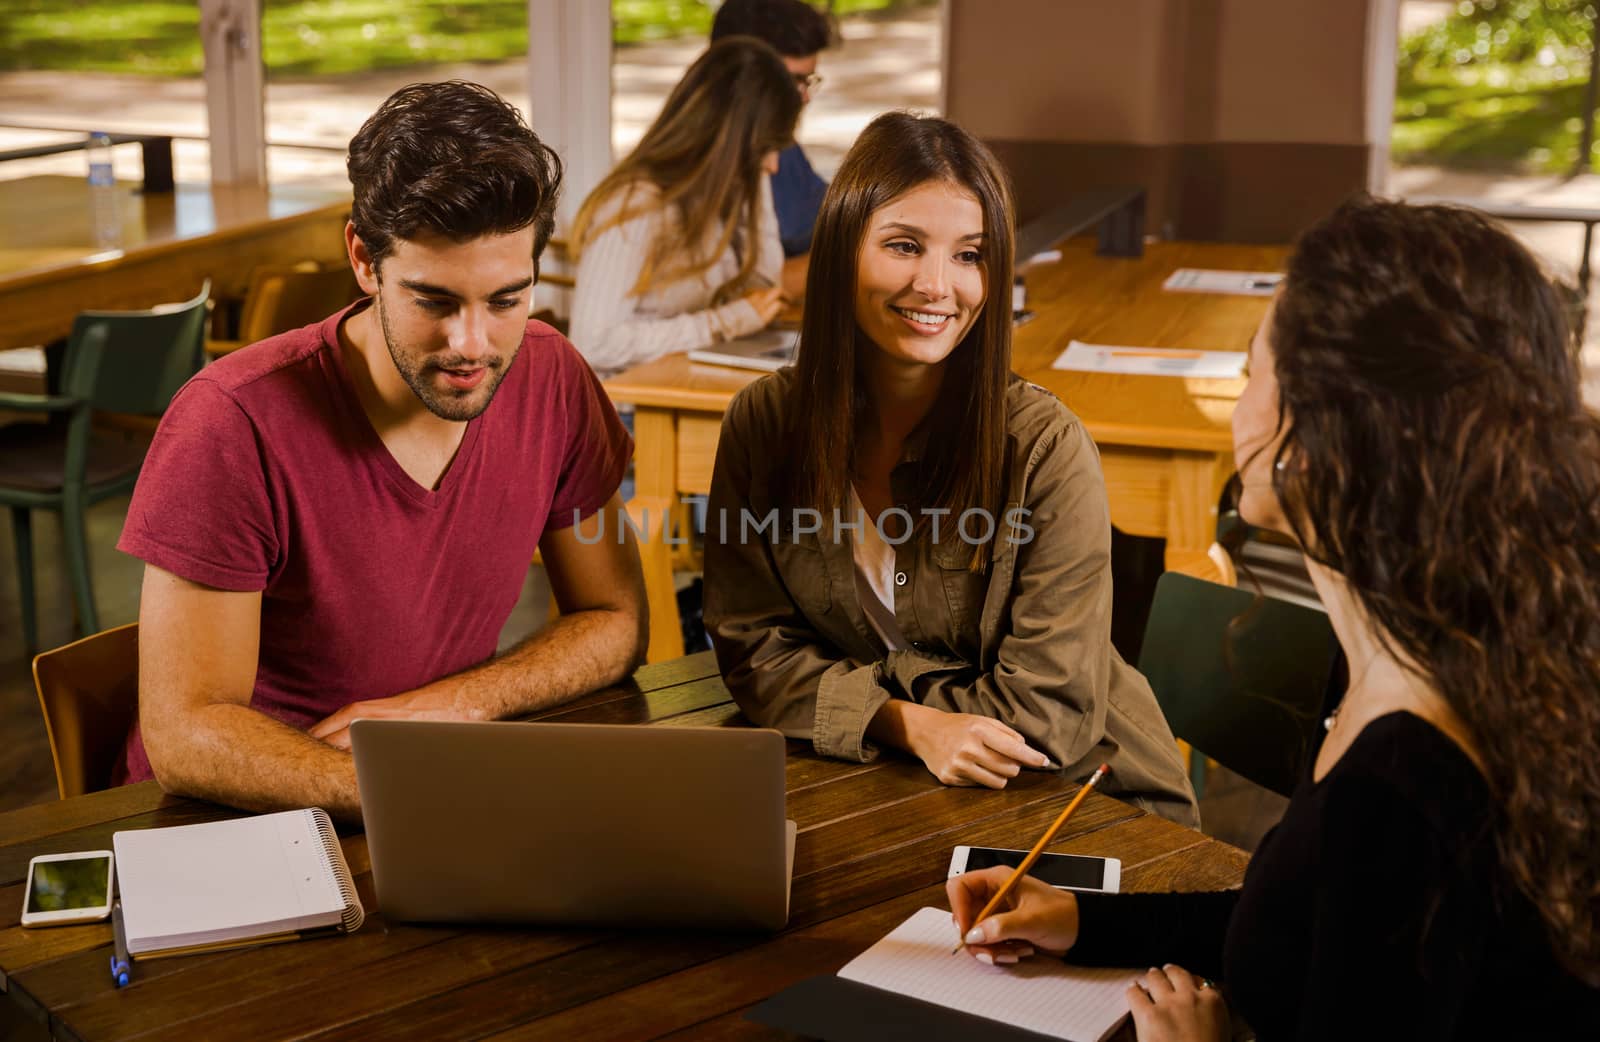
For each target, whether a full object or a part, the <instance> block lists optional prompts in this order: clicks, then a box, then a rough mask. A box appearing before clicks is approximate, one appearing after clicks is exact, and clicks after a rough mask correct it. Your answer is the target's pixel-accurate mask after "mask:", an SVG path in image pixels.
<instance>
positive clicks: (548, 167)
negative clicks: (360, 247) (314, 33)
mask: <svg viewBox="0 0 1600 1042" xmlns="http://www.w3.org/2000/svg"><path fill="white" fill-rule="evenodd" d="M346 167H347V169H348V170H349V172H350V184H351V185H352V186H353V188H354V189H355V202H354V203H353V205H352V206H351V209H350V220H351V221H352V222H353V223H354V224H355V229H356V234H357V235H358V236H360V237H361V241H362V242H363V243H364V244H365V245H366V247H367V252H368V253H369V254H370V255H371V257H372V259H373V262H374V266H376V265H377V264H379V263H381V262H382V260H383V258H384V257H386V256H388V254H389V253H390V252H391V251H392V250H393V249H394V241H395V240H396V239H410V238H414V237H415V236H416V235H417V233H419V232H427V233H433V234H436V235H442V236H444V237H445V238H447V239H450V240H452V241H454V242H467V241H469V240H472V239H477V238H480V237H482V236H485V235H503V234H505V233H507V232H515V231H520V230H522V229H523V228H527V227H529V226H530V225H531V226H532V227H533V230H534V241H533V255H534V260H535V264H537V261H538V257H539V255H540V254H541V253H543V252H544V247H545V243H546V242H548V241H549V239H550V232H551V230H552V229H553V228H554V225H555V208H556V199H557V198H558V196H559V195H560V194H561V160H560V158H559V157H557V155H556V154H555V152H554V151H552V150H551V149H550V148H549V147H547V146H546V145H545V144H544V142H542V141H540V140H539V137H538V135H536V134H535V133H534V132H533V131H532V130H529V129H528V125H527V124H526V123H524V122H523V121H522V116H521V115H520V114H519V113H518V112H517V110H516V109H515V108H513V107H512V106H511V105H509V104H507V103H506V102H505V101H504V100H503V99H502V98H501V97H500V96H499V95H498V94H496V93H495V92H494V91H492V90H490V89H489V88H487V87H484V86H481V85H479V84H476V83H463V82H461V81H460V80H450V81H448V82H445V83H413V84H411V85H410V86H407V87H401V88H400V89H399V90H397V91H395V92H394V93H393V94H392V95H390V96H389V99H388V100H387V101H385V102H384V103H383V104H382V105H381V106H380V107H379V108H378V111H377V112H374V113H373V114H372V115H371V117H369V118H368V119H367V121H366V122H365V123H363V124H362V125H361V129H360V130H359V131H357V132H356V136H355V137H353V138H351V139H350V156H349V159H348V160H347V162H346Z"/></svg>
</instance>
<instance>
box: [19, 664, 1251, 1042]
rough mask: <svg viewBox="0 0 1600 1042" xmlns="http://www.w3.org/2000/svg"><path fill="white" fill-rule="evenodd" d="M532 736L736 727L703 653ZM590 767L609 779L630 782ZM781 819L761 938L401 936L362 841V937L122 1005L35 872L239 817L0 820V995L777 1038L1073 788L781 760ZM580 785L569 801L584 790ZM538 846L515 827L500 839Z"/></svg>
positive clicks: (1080, 822)
mask: <svg viewBox="0 0 1600 1042" xmlns="http://www.w3.org/2000/svg"><path fill="white" fill-rule="evenodd" d="M543 718H544V719H553V720H570V721H586V722H606V723H638V724H651V725H656V726H668V727H671V726H682V725H720V724H726V723H730V722H732V721H734V720H735V719H736V718H737V711H736V709H735V708H734V706H733V705H732V704H731V703H730V702H729V701H728V696H727V691H726V689H725V688H724V687H723V685H722V681H721V678H720V677H718V676H717V674H716V666H715V664H714V663H713V662H712V660H711V657H710V655H709V654H708V653H702V654H700V655H695V656H691V657H689V658H684V659H678V660H675V661H672V662H668V663H662V664H660V665H654V666H646V667H644V668H643V669H641V670H640V671H639V672H638V674H636V675H635V677H634V679H633V681H631V682H630V683H628V684H625V685H621V686H619V687H616V688H612V689H610V690H607V691H603V692H600V693H598V694H595V695H591V696H589V697H586V698H584V699H582V700H580V701H578V702H576V703H573V704H571V705H569V706H567V707H564V708H562V709H560V710H558V711H555V712H551V713H546V714H543ZM596 769H599V770H608V771H618V770H626V769H627V765H626V764H606V765H603V766H599V767H597V768H596ZM787 776H788V793H789V796H788V813H789V816H790V817H792V818H794V819H795V820H796V821H797V822H798V823H799V827H800V834H799V839H798V842H797V844H796V848H795V865H794V889H793V901H792V906H791V907H792V912H791V917H790V921H789V925H788V927H787V929H785V930H784V931H783V932H782V933H779V934H776V935H765V934H720V933H704V934H700V933H691V932H688V931H657V932H637V933H635V932H627V931H618V930H571V929H567V930H536V929H512V928H501V929H483V928H478V929H472V928H454V927H440V926H412V925H406V924H401V923H394V922H389V921H387V920H386V919H385V918H384V917H383V915H382V914H381V913H379V912H378V911H377V902H376V899H375V897H374V894H373V888H372V876H371V873H370V871H369V870H368V866H369V861H368V858H367V850H366V843H365V839H364V837H362V836H359V835H352V836H346V837H345V838H344V840H343V843H344V851H345V857H346V858H347V859H348V860H349V862H350V866H351V868H352V870H353V871H355V872H356V873H357V883H358V887H359V889H360V892H361V896H362V901H363V902H364V903H365V904H366V907H367V909H368V911H369V913H372V914H369V916H368V918H367V922H366V924H365V925H364V926H363V927H362V928H361V929H360V930H359V931H357V932H356V933H355V934H354V935H352V936H349V937H336V938H328V939H321V940H314V941H303V942H298V943H293V944H284V945H277V946H273V947H267V948H258V949H254V950H249V951H237V952H224V953H216V954H209V955H193V956H186V957H182V958H172V959H162V960H157V961H153V962H140V963H136V964H135V967H134V971H135V972H134V983H133V985H132V986H130V987H128V988H126V989H124V990H121V991H118V990H117V989H115V988H113V987H112V986H111V983H110V980H109V979H108V975H107V965H106V964H107V955H108V953H109V944H110V929H109V927H107V926H105V925H102V924H96V925H90V926H73V927H58V928H55V929H45V930H31V931H25V930H23V929H22V928H21V927H20V926H18V925H17V919H18V915H19V913H20V907H21V903H22V892H21V891H22V883H23V880H24V878H25V875H26V872H27V865H28V858H29V857H30V856H32V855H34V854H39V853H47V852H55V851H68V850H84V849H95V848H102V847H103V848H109V847H110V846H111V835H112V833H113V832H115V831H117V830H119V829H129V828H143V827H150V826H161V825H178V824H188V823H192V822H199V821H212V820H216V819H220V818H226V817H233V816H236V812H234V811H230V810H227V809H225V808H222V807H217V806H213V805H211V804H206V803H199V802H194V801H190V800H183V799H177V798H173V797H165V796H163V795H162V794H161V793H160V791H159V790H158V789H157V788H156V787H155V785H154V783H146V784H144V785H137V786H132V787H129V788H125V789H115V790H111V791H109V792H103V793H96V794H94V795H91V796H83V797H79V798H77V799H72V800H66V801H63V802H59V803H51V804H40V805H37V806H34V807H29V808H25V809H23V810H20V811H14V812H12V813H10V814H6V815H3V816H0V981H3V984H4V987H5V989H6V990H7V992H8V993H9V999H7V998H0V1001H14V1002H17V1003H19V1004H21V1006H22V1007H23V1008H24V1009H25V1011H26V1012H27V1013H29V1014H31V1015H33V1016H34V1017H36V1018H38V1019H39V1020H41V1021H45V1022H47V1023H48V1024H49V1026H50V1029H51V1030H52V1032H53V1033H54V1034H55V1036H56V1037H57V1038H63V1039H81V1040H84V1042H95V1040H102V1039H105V1040H110V1039H127V1038H134V1037H138V1038H139V1039H141V1040H148V1042H156V1040H159V1039H183V1040H186V1042H187V1040H190V1039H206V1040H208V1042H225V1040H228V1039H251V1040H258V1039H278V1038H297V1039H299V1038H312V1037H314V1038H317V1039H335V1038H354V1037H374V1036H377V1035H380V1034H381V1035H382V1037H384V1038H416V1039H430V1040H431V1039H450V1038H467V1037H472V1038H480V1037H492V1038H498V1039H507V1038H548V1039H602V1038H604V1039H610V1038H629V1039H646V1038H668V1037H670V1038H680V1039H705V1038H718V1039H734V1038H751V1039H766V1038H781V1037H785V1036H783V1035H782V1034H781V1033H778V1032H774V1031H772V1030H770V1029H767V1028H764V1027H762V1026H760V1025H757V1024H754V1023H750V1022H747V1021H745V1020H744V1019H743V1013H744V1011H745V1010H746V1009H748V1008H749V1007H750V1006H752V1005H754V1004H755V1003H757V1002H759V1001H761V1000H762V999H764V998H766V997H767V996H769V995H772V994H773V993H775V992H777V991H779V990H781V989H782V988H784V987H786V986H788V985H789V984H792V983H795V982H797V981H800V980H802V979H804V978H807V977H810V976H814V975H817V974H820V973H831V972H834V971H836V970H837V969H839V967H840V966H842V965H844V963H846V962H847V961H849V960H850V959H851V958H852V957H854V956H855V955H856V954H858V953H859V952H861V951H863V950H865V949H866V948H867V947H868V946H869V945H871V944H872V943H873V942H874V941H876V940H877V939H878V938H879V937H881V936H882V935H883V934H885V933H887V932H888V931H889V930H890V929H891V928H892V927H894V926H895V925H897V924H898V923H899V922H900V921H901V920H903V919H905V918H906V917H907V916H908V915H910V914H911V913H912V912H913V911H915V910H916V909H917V908H919V907H922V906H923V905H939V906H945V907H947V906H946V905H945V904H944V897H943V889H944V888H943V880H944V876H945V871H946V868H947V867H948V864H949V859H950V848H951V847H952V846H953V845H955V844H957V843H977V844H987V845H996V846H1019V845H1020V846H1027V845H1029V844H1031V843H1032V841H1033V840H1034V839H1035V838H1036V837H1037V836H1038V834H1039V833H1040V832H1042V831H1043V830H1044V828H1045V826H1046V825H1048V824H1049V822H1050V821H1051V820H1052V819H1053V818H1054V817H1055V815H1056V813H1057V812H1058V811H1059V810H1060V808H1061V806H1062V805H1063V804H1064V802H1065V800H1066V798H1067V797H1068V796H1069V795H1070V794H1071V793H1072V792H1074V791H1075V790H1076V786H1073V785H1068V784H1064V783H1063V782H1061V781H1060V780H1059V779H1058V778H1057V777H1056V776H1054V775H1047V774H1042V773H1034V772H1029V773H1027V774H1025V775H1024V776H1023V777H1022V778H1020V779H1018V780H1016V781H1014V782H1013V783H1012V784H1011V786H1009V787H1008V788H1006V789H1004V790H1002V791H999V792H991V791H988V790H980V789H950V788H945V787H944V786H942V785H939V784H938V783H937V782H936V781H934V779H933V777H932V776H931V775H930V774H928V772H927V771H926V770H924V769H923V768H922V766H921V765H920V764H917V763H914V762H910V761H907V760H904V759H898V758H897V759H885V760H883V761H881V762H879V763H876V764H871V765H863V764H853V763H842V762H838V761H834V760H824V759H820V758H818V757H817V756H816V755H814V754H813V753H812V752H811V751H810V749H809V746H807V745H805V744H804V743H791V746H790V754H789V759H788V764H787ZM575 784H581V780H579V781H577V782H576V783H575ZM507 824H508V825H509V826H512V827H517V828H536V827H537V826H536V825H535V824H534V823H531V822H515V823H511V822H508V823H507ZM1054 848H1055V849H1057V850H1061V851H1067V852H1075V853H1082V854H1096V855H1103V856H1108V857H1120V858H1121V859H1122V862H1123V868H1122V883H1123V888H1124V889H1126V890H1167V889H1174V888H1176V889H1212V888H1218V887H1228V886H1236V885H1238V884H1239V883H1240V881H1241V880H1242V879H1243V871H1244V865H1245V860H1246V858H1245V855H1244V853H1243V852H1241V851H1239V850H1237V849H1235V848H1233V847H1230V846H1227V845H1226V844H1223V843H1220V842H1217V841H1216V840H1212V839H1208V838H1207V837H1205V836H1202V835H1201V834H1199V833H1197V832H1193V831H1190V830H1188V829H1185V828H1182V827H1180V826H1178V825H1174V824H1172V823H1171V822H1168V821H1166V820H1164V819H1161V818H1157V817H1153V816H1150V815H1147V814H1144V813H1142V812H1140V811H1138V810H1135V809H1134V808H1132V807H1130V806H1128V805H1127V804H1124V803H1120V802H1118V801H1116V800H1113V799H1110V798H1108V797H1105V796H1102V795H1100V794H1098V793H1095V794H1091V796H1090V797H1089V799H1088V800H1087V801H1085V803H1084V805H1083V806H1082V807H1081V808H1080V809H1079V811H1078V813H1077V814H1076V815H1074V817H1073V818H1072V820H1071V821H1070V822H1069V824H1068V826H1067V828H1066V829H1065V830H1064V833H1063V835H1062V837H1061V838H1060V839H1059V840H1058V841H1057V842H1056V843H1055V845H1054Z"/></svg>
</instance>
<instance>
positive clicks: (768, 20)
mask: <svg viewBox="0 0 1600 1042" xmlns="http://www.w3.org/2000/svg"><path fill="white" fill-rule="evenodd" d="M725 36H754V37H755V38H756V39H758V40H762V41H764V42H765V43H767V44H768V45H769V46H770V47H771V48H772V49H773V50H775V51H777V52H778V53H779V54H781V55H783V56H784V57H785V58H809V57H811V56H812V55H813V54H816V53H817V52H818V51H820V50H824V49H825V48H827V46H828V45H829V44H830V43H832V42H833V31H832V30H831V29H830V28H829V26H828V19H827V17H826V16H825V15H823V13H822V12H821V11H818V10H817V9H816V8H815V7H812V6H811V5H810V4H808V3H806V2H805V0H727V2H726V3H724V4H723V5H722V6H721V7H719V8H717V15H716V17H715V18H713V19H712V20H711V40H712V42H713V43H714V42H716V41H717V40H720V39H722V38H723V37H725Z"/></svg>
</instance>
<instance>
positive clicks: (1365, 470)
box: [1271, 198, 1600, 984]
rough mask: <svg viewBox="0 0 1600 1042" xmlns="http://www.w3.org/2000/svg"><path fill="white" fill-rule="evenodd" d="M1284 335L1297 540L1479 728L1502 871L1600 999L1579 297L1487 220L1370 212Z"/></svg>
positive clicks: (1597, 778) (1597, 544)
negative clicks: (1574, 310) (1598, 986)
mask: <svg viewBox="0 0 1600 1042" xmlns="http://www.w3.org/2000/svg"><path fill="white" fill-rule="evenodd" d="M1271 335H1272V343H1273V346H1274V351H1275V352H1276V358H1277V361H1276V368H1275V371H1276V374H1277V377H1278V382H1279V388H1280V400H1279V410H1280V411H1279V423H1280V425H1281V427H1282V429H1283V430H1284V432H1285V437H1284V440H1283V442H1282V447H1281V449H1280V450H1279V452H1278V456H1277V459H1278V460H1281V461H1283V462H1284V466H1283V468H1282V469H1274V471H1273V480H1274V483H1275V486H1276V489H1277V491H1278V494H1279V497H1280V500H1281V501H1282V502H1283V503H1284V505H1285V507H1286V510H1285V513H1286V515H1287V516H1288V517H1289V518H1290V523H1291V524H1292V525H1293V526H1294V528H1295V530H1296V535H1297V537H1298V538H1299V540H1300V542H1301V544H1302V545H1303V546H1304V547H1305V548H1306V551H1307V553H1308V554H1309V555H1310V556H1311V557H1312V558H1313V559H1315V560H1317V561H1320V562H1321V563H1323V564H1325V565H1327V566H1328V567H1330V568H1333V569H1335V570H1336V571H1338V572H1340V573H1341V574H1342V575H1343V576H1344V577H1345V579H1346V580H1348V581H1349V583H1350V586H1351V589H1352V590H1353V591H1354V592H1355V594H1356V596H1357V597H1358V598H1359V599H1360V602H1361V604H1362V606H1363V608H1364V609H1365V610H1366V612H1367V613H1368V614H1369V616H1370V618H1371V619H1372V621H1373V622H1374V623H1376V624H1377V626H1378V627H1379V632H1380V633H1381V634H1382V635H1383V636H1384V638H1385V639H1386V640H1388V641H1389V642H1391V643H1392V645H1393V647H1392V649H1391V650H1393V651H1395V652H1398V653H1399V654H1400V655H1401V656H1402V659H1403V660H1405V659H1409V660H1410V661H1411V662H1412V663H1415V665H1416V667H1417V668H1418V669H1419V670H1420V671H1421V672H1422V673H1424V674H1425V675H1426V678H1427V679H1428V680H1430V681H1431V682H1432V683H1433V685H1434V686H1435V687H1436V688H1437V689H1438V691H1439V692H1440V693H1441V694H1442V695H1443V696H1444V698H1445V699H1446V700H1448V702H1449V703H1450V705H1451V707H1452V708H1453V709H1454V710H1455V711H1456V713H1458V714H1459V715H1460V717H1461V719H1462V720H1464V721H1465V722H1466V724H1467V726H1468V728H1470V730H1471V734H1472V740H1473V742H1474V743H1475V745H1476V748H1477V750H1478V751H1479V753H1480V755H1481V757H1482V761H1483V764H1484V768H1485V772H1486V775H1487V780H1488V783H1489V787H1490V790H1491V792H1492V793H1493V796H1494V803H1495V813H1494V820H1493V822H1492V828H1493V832H1494V837H1495V841H1496V846H1497V849H1498V855H1499V859H1500V862H1501V865H1502V867H1503V869H1504V871H1505V872H1506V874H1507V875H1508V877H1509V878H1510V879H1511V880H1512V881H1513V882H1514V884H1515V885H1516V887H1517V889H1518V890H1520V891H1521V892H1522V893H1523V894H1525V895H1526V896H1527V898H1528V900H1530V901H1531V902H1532V903H1533V905H1534V906H1535V907H1536V908H1537V909H1538V911H1539V914H1540V916H1541V917H1542V919H1543V921H1544V925H1545V928H1546V931H1547V933H1548V935H1549V939H1550V943H1551V945H1552V948H1553V949H1554V951H1555V952H1556V953H1557V954H1558V956H1559V957H1560V958H1561V959H1562V961H1563V963H1564V964H1565V965H1566V966H1567V967H1568V968H1569V969H1570V970H1572V971H1573V972H1574V973H1576V974H1577V975H1579V976H1580V977H1582V978H1583V979H1585V980H1587V981H1589V982H1590V983H1591V984H1595V983H1600V837H1597V834H1596V828H1595V826H1596V822H1597V821H1600V422H1597V420H1596V418H1595V417H1594V416H1593V415H1592V414H1590V413H1589V411H1588V410H1586V409H1585V407H1584V405H1583V401H1582V398H1581V395H1580V389H1579V388H1580V385H1579V377H1578V370H1577V365H1576V361H1575V355H1574V352H1573V350H1572V349H1573V337H1572V334H1571V331H1570V329H1569V326H1568V322H1567V305H1566V302H1565V301H1564V299H1563V294H1562V292H1561V291H1560V290H1559V289H1558V288H1557V287H1556V286H1554V285H1552V284H1551V282H1550V281H1549V280H1548V279H1547V278H1545V276H1544V275H1543V274H1542V273H1541V272H1540V270H1539V266H1538V264H1537V263H1536V262H1535V261H1534V260H1533V258H1532V257H1531V256H1530V255H1529V254H1528V252H1527V251H1526V250H1525V249H1523V248H1522V246H1520V245H1519V244H1518V243H1517V242H1516V241H1515V240H1513V239H1512V238H1511V237H1510V236H1509V235H1507V234H1506V233H1505V232H1504V231H1502V230H1501V229H1500V228H1498V227H1497V226H1495V225H1494V224H1492V223H1491V222H1489V221H1488V220H1486V219H1485V218H1484V217H1482V216H1480V215H1478V214H1476V213H1473V212H1471V211H1468V210H1462V209H1457V208H1452V207H1443V206H1416V207H1413V206H1406V205H1403V204H1400V203H1389V202H1379V201H1375V200H1371V199H1365V198H1362V199H1357V200H1353V201H1352V202H1350V203H1347V204H1345V205H1344V206H1343V207H1341V208H1340V209H1339V210H1338V211H1337V212H1336V213H1334V214H1333V215H1332V216H1331V217H1329V218H1327V219H1326V220H1324V221H1322V222H1321V223H1320V224H1318V225H1317V226H1316V227H1314V228H1312V229H1311V230H1310V231H1308V232H1307V233H1306V234H1305V235H1304V236H1303V237H1302V238H1301V240H1300V242H1299V244H1298V245H1297V247H1296V249H1295V252H1294V256H1293V257H1292V259H1291V260H1290V263H1289V271H1288V276H1287V278H1286V279H1285V281H1284V289H1283V292H1282V294H1281V296H1280V298H1279V300H1278V303H1277V306H1276V310H1275V314H1274V318H1273V324H1272V329H1271Z"/></svg>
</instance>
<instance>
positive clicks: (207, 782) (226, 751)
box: [144, 703, 361, 822]
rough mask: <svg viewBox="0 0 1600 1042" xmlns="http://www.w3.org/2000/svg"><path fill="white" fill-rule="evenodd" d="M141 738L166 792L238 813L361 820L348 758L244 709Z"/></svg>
mask: <svg viewBox="0 0 1600 1042" xmlns="http://www.w3.org/2000/svg"><path fill="white" fill-rule="evenodd" d="M144 738H145V751H146V753H147V754H148V755H149V757H150V765H151V767H152V769H153V770H154V771H155V775H156V779H157V780H158V781H159V782H160V783H161V787H162V788H163V789H166V790H167V791H168V792H172V793H176V794H178V795H183V796H194V797H198V798H200V799H206V800H211V801H213V802H216V803H225V804H227V805H229V806H232V807H239V808H241V809H243V810H254V811H275V810H286V809H290V808H295V807H321V808H323V809H324V810H326V811H328V812H329V813H330V814H332V815H333V816H334V817H336V818H338V819H340V820H341V821H346V822H360V820H361V801H360V797H359V794H358V791H357V788H356V774H355V764H354V762H353V761H352V760H351V758H350V754H349V753H347V752H343V751H341V750H338V749H335V748H333V747H332V746H329V745H327V744H325V743H323V742H319V741H317V740H316V739H314V738H311V737H310V736H308V735H306V734H305V733H303V732H301V731H297V730H295V729H294V728H293V727H290V726H289V725H288V724H285V723H282V722H281V721H278V720H274V719H273V718H272V717H270V716H267V715H266V714H264V713H261V712H258V711H257V710H254V709H251V708H250V707H249V706H244V705H235V704H229V703H217V704H214V705H209V706H204V707H202V708H200V709H198V710H195V711H194V712H192V713H191V714H188V715H187V716H186V717H185V719H184V721H183V724H182V726H181V730H175V731H174V732H173V733H171V734H168V733H165V732H164V731H163V730H162V729H147V730H146V731H145V736H144Z"/></svg>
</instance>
